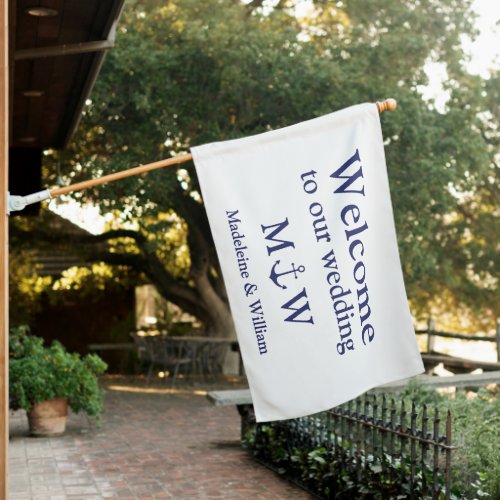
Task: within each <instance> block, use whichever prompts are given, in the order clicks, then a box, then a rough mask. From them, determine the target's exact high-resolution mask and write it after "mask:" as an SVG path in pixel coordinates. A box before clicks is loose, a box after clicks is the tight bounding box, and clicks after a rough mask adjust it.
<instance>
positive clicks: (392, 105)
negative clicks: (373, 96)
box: [375, 98, 398, 113]
mask: <svg viewBox="0 0 500 500" xmlns="http://www.w3.org/2000/svg"><path fill="white" fill-rule="evenodd" d="M375 104H376V105H377V109H378V112H379V113H383V112H384V111H394V110H395V109H396V108H397V107H398V101H396V99H392V98H390V99H385V101H382V102H380V101H377V102H376V103H375Z"/></svg>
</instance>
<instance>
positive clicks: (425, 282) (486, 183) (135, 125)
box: [46, 0, 498, 335]
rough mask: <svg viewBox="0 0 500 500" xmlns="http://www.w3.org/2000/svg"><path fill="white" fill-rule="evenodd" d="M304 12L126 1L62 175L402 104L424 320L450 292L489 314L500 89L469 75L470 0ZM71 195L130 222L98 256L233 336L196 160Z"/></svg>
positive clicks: (400, 190) (402, 159)
mask: <svg viewBox="0 0 500 500" xmlns="http://www.w3.org/2000/svg"><path fill="white" fill-rule="evenodd" d="M298 3H300V2H299V1H298V0H297V1H296V2H294V1H280V2H270V1H269V2H266V1H256V0H254V1H251V2H247V4H246V5H245V4H243V3H242V2H240V1H239V0H206V1H204V2H199V1H196V0H173V1H170V2H168V3H166V2H163V1H159V0H143V1H141V0H133V1H131V2H129V3H128V5H127V8H126V10H125V13H124V15H123V18H122V21H121V24H120V26H119V28H118V33H117V46H116V48H115V49H113V50H112V51H111V52H110V54H109V55H108V57H107V60H106V63H105V65H104V67H103V70H102V72H101V75H100V78H99V80H98V82H97V85H96V87H95V89H94V92H93V94H92V99H91V103H89V105H88V106H87V107H86V109H85V113H84V117H83V120H82V124H81V126H80V129H79V133H78V135H77V137H76V139H75V141H74V143H73V144H72V146H71V148H70V150H69V152H67V153H65V154H64V156H62V158H61V155H59V158H60V159H62V161H63V164H64V165H65V167H64V170H63V173H65V174H66V176H67V177H68V178H70V179H71V180H73V181H76V180H81V179H83V178H89V177H95V176H99V175H101V174H103V173H108V172H110V171H116V170H122V169H126V168H129V167H131V166H135V165H137V164H140V163H147V162H150V161H155V160H157V159H161V158H165V157H168V156H173V155H177V154H180V153H183V152H186V151H187V150H188V148H189V147H190V146H194V145H198V144H203V143H207V142H211V141H215V140H224V139H229V138H235V137H241V136H247V135H251V134H255V133H258V132H262V131H266V130H270V129H274V128H278V127H283V126H286V125H290V124H293V123H296V122H299V121H302V120H305V119H309V118H312V117H315V116H319V115H321V114H324V113H328V112H331V111H333V110H336V109H339V108H342V107H345V106H348V105H350V104H355V103H359V102H364V101H374V100H376V99H380V98H385V97H388V96H395V97H397V99H398V101H399V103H400V111H398V112H397V113H394V114H391V115H390V116H388V117H385V116H384V117H382V120H383V127H384V132H385V137H386V146H387V147H386V154H387V160H388V167H389V177H390V183H391V190H392V196H393V205H394V211H395V217H396V226H397V230H398V235H399V245H400V252H401V256H402V263H403V270H404V274H405V278H406V283H407V291H408V295H409V297H410V300H411V302H412V306H413V307H414V309H415V311H417V312H418V311H423V310H424V309H425V308H426V307H427V306H428V303H429V301H431V300H432V299H433V298H435V297H437V296H440V295H442V294H443V293H444V292H445V291H446V292H448V293H449V295H450V297H452V298H453V300H455V301H456V302H457V303H459V304H466V305H468V306H474V307H476V308H480V310H481V311H482V312H483V313H484V312H485V311H486V313H488V312H489V313H491V310H492V307H493V304H494V300H495V295H494V294H495V292H494V285H495V280H494V278H493V276H494V269H495V268H494V266H495V261H494V257H493V253H492V250H493V245H492V236H493V234H492V231H491V224H492V223H493V215H494V214H493V212H494V206H495V205H494V202H493V199H492V193H493V192H494V189H493V187H494V182H495V179H494V175H495V173H494V167H495V165H494V151H495V150H494V143H495V141H497V142H498V129H497V128H496V126H497V124H498V109H497V110H496V112H489V113H488V110H489V102H488V100H489V99H492V96H493V94H494V93H495V92H498V86H495V85H493V83H490V82H485V81H483V80H481V79H480V78H477V77H474V76H472V75H469V74H467V72H466V71H465V69H464V54H463V52H462V49H461V46H460V36H462V35H463V34H469V35H471V36H472V35H473V28H472V21H473V15H472V14H471V12H470V4H471V1H470V0H468V1H462V0H460V1H459V0H423V1H421V2H418V3H416V2H414V1H411V0H404V1H400V0H376V1H372V2H364V1H361V0H346V1H344V2H327V1H316V2H314V8H313V9H311V10H310V11H309V13H308V14H307V15H306V16H303V17H300V18H298V17H296V16H295V10H294V8H295V6H296V4H298ZM429 61H435V62H440V63H443V64H444V65H445V67H446V69H447V72H448V75H449V79H448V81H447V82H446V89H447V90H448V91H449V92H450V100H449V101H448V103H447V106H446V109H445V110H444V111H438V110H437V109H436V108H435V106H434V105H433V103H432V102H425V101H424V100H423V98H422V96H421V88H422V87H421V86H422V85H425V84H426V83H427V77H426V73H425V64H426V63H427V62H429ZM496 82H498V79H497V80H496ZM53 157H55V154H54V155H53ZM50 161H51V156H49V157H48V158H47V163H46V166H47V171H48V172H49V176H50V172H52V173H53V172H54V170H55V169H54V168H53V167H51V163H50ZM75 197H76V198H77V199H81V200H92V201H93V202H94V203H98V204H99V205H100V206H101V208H102V210H103V211H109V210H114V211H118V212H120V213H121V214H122V216H123V219H124V220H126V221H127V222H129V223H133V225H132V227H133V229H123V228H121V229H117V230H112V231H109V232H107V233H105V234H104V235H101V236H99V237H98V238H97V239H99V240H100V241H101V242H102V241H106V242H107V245H106V247H105V248H103V246H102V245H101V246H100V247H98V248H99V250H98V251H95V250H94V251H92V258H94V259H100V260H103V261H105V262H108V263H113V264H124V265H129V266H132V267H133V268H134V269H136V270H138V271H140V272H142V273H144V274H145V275H146V276H147V277H148V278H149V279H150V280H151V281H152V282H153V283H154V284H155V285H156V286H157V287H158V290H159V291H160V293H161V294H162V295H163V296H164V297H165V298H167V299H168V300H170V301H172V302H174V303H176V304H178V305H179V306H180V307H182V308H183V309H184V310H186V311H187V312H190V313H191V314H193V315H195V316H196V317H198V318H199V319H200V320H202V321H203V323H204V324H205V325H206V327H207V329H208V330H209V331H211V332H217V333H218V334H221V335H232V334H233V324H232V320H231V316H230V313H229V309H228V302H227V296H226V292H225V288H224V284H223V280H222V276H221V272H220V267H219V263H218V261H217V256H216V254H215V251H214V245H213V241H212V237H211V234H210V229H209V226H208V221H207V218H206V214H205V211H204V208H203V205H202V202H201V197H200V194H199V186H198V182H197V179H196V174H195V172H194V169H193V168H192V166H190V165H188V166H186V167H182V168H179V169H164V170H161V171H157V172H155V173H151V174H149V175H147V176H144V177H135V178H129V179H127V180H123V181H120V182H119V183H112V184H109V185H107V186H106V187H99V188H95V189H92V190H88V191H86V192H82V193H78V194H75ZM172 224H180V225H181V226H182V229H183V230H184V232H183V231H180V233H178V234H177V236H176V238H177V241H176V242H174V243H172V241H171V239H169V238H168V237H166V234H167V231H168V229H169V228H171V227H172ZM94 248H95V247H94ZM89 252H90V250H87V253H89ZM182 255H183V256H184V257H182V258H183V259H184V260H183V262H184V264H185V265H184V266H179V265H178V264H179V260H178V259H179V258H181V256H182ZM175 259H177V265H174V264H173V263H174V261H175Z"/></svg>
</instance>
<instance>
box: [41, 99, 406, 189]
mask: <svg viewBox="0 0 500 500" xmlns="http://www.w3.org/2000/svg"><path fill="white" fill-rule="evenodd" d="M375 104H376V105H377V109H378V112H379V113H383V112H384V111H394V110H395V109H396V107H397V102H396V99H386V100H385V101H377V102H376V103H375ZM192 159H193V155H192V154H190V153H189V154H185V155H179V156H176V157H174V158H169V159H167V160H160V161H155V162H154V163H148V164H146V165H141V166H139V167H134V168H130V169H127V170H122V171H121V172H116V173H114V174H109V175H104V176H103V177H99V178H98V179H91V180H89V181H83V182H77V183H76V184H71V185H70V186H64V187H60V188H54V189H50V190H49V192H50V196H51V197H52V198H55V197H56V196H60V195H62V194H67V193H73V192H75V191H81V190H82V189H87V188H90V187H93V186H98V185H100V184H106V183H107V182H113V181H117V180H118V179H124V178H125V177H131V176H133V175H139V174H143V173H145V172H151V171H152V170H157V169H159V168H164V167H171V166H173V165H179V164H180V163H186V162H188V161H190V160H192Z"/></svg>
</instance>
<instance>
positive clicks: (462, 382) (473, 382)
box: [207, 370, 500, 438]
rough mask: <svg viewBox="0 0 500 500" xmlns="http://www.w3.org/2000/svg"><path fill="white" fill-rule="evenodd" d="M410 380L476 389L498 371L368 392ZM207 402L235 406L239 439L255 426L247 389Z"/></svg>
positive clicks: (215, 394) (498, 376) (498, 377)
mask: <svg viewBox="0 0 500 500" xmlns="http://www.w3.org/2000/svg"><path fill="white" fill-rule="evenodd" d="M411 380H418V381H420V382H422V383H424V384H427V385H430V386H432V387H456V388H460V389H463V388H471V389H476V388H479V387H484V386H485V385H490V384H497V385H498V384H500V370H498V371H491V372H486V373H479V374H465V375H451V376H449V377H433V376H431V375H417V376H416V377H412V378H408V379H403V380H399V381H397V382H391V383H390V384H385V385H381V386H380V387H376V388H375V389H372V390H371V391H369V393H371V394H379V393H382V392H397V391H400V390H401V389H403V388H404V387H405V386H406V384H408V382H410V381H411ZM207 398H208V400H209V401H210V402H211V403H212V404H214V405H215V406H236V409H237V410H238V413H239V414H240V416H241V437H242V438H244V437H245V434H246V433H247V431H249V430H250V429H251V428H252V427H254V426H255V413H254V410H253V402H252V396H251V394H250V390H249V389H238V390H234V389H232V390H222V391H210V392H209V393H208V394H207Z"/></svg>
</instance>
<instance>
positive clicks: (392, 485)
mask: <svg viewBox="0 0 500 500" xmlns="http://www.w3.org/2000/svg"><path fill="white" fill-rule="evenodd" d="M400 398H401V399H403V400H405V402H406V401H407V402H408V403H411V402H412V401H413V402H415V404H416V409H417V412H418V414H419V415H421V414H422V411H423V407H424V405H428V406H430V407H431V408H432V412H430V413H429V414H430V415H432V414H433V413H434V409H435V408H437V409H438V410H439V412H440V414H441V415H443V414H446V413H447V412H448V410H449V411H450V412H451V415H452V445H453V446H454V447H455V449H454V450H453V451H452V455H451V457H452V460H451V484H452V498H464V499H469V498H491V499H496V498H500V447H499V437H500V398H498V397H497V396H496V395H495V394H492V393H491V392H489V391H486V390H480V391H478V393H477V394H474V393H464V392H458V393H457V394H456V395H455V396H446V395H441V394H439V393H438V392H437V391H436V390H435V389H434V388H432V387H429V386H427V385H424V384H421V383H412V384H409V385H408V386H407V387H406V388H405V389H404V391H403V392H402V393H401V394H400ZM409 406H410V405H408V407H409ZM318 418H321V416H318ZM443 424H444V422H442V425H441V429H440V432H444V429H443V428H442V427H443ZM303 432H304V434H303V435H302V438H301V439H300V440H299V441H300V445H296V446H293V445H292V444H291V443H290V440H289V438H288V436H287V433H286V431H285V430H284V429H283V428H282V427H280V425H279V423H271V424H259V425H258V427H257V428H256V429H255V430H254V431H252V432H249V433H248V434H247V436H246V439H245V443H246V445H247V446H248V448H249V449H250V450H251V451H252V453H253V454H254V455H255V456H256V457H257V458H258V459H259V460H262V461H263V462H265V463H266V464H271V466H272V468H274V469H275V470H276V471H277V472H278V473H280V474H284V475H286V476H287V477H289V478H291V479H294V480H297V481H299V482H300V483H301V484H302V485H304V486H305V487H306V488H307V489H309V490H310V491H312V492H314V493H315V494H317V495H319V496H321V497H322V498H407V494H408V493H409V484H402V483H401V482H400V480H399V478H400V477H401V467H402V463H401V461H400V460H399V459H396V460H391V459H390V457H389V456H387V455H384V456H383V462H384V463H383V464H381V463H378V462H377V463H374V462H373V457H372V456H371V455H364V454H361V455H360V457H359V460H360V466H361V470H363V475H362V477H363V479H362V481H360V480H359V478H358V476H357V475H356V472H353V473H351V472H349V470H352V471H355V470H356V467H357V463H356V460H357V458H356V457H355V456H354V457H352V456H350V455H349V447H350V443H349V442H348V441H346V440H345V438H344V441H342V440H341V438H340V437H339V438H338V443H339V444H338V447H337V449H335V448H334V446H333V444H332V446H330V447H328V448H325V447H319V448H318V447H316V446H315V445H314V444H313V441H312V440H311V436H310V435H309V434H308V431H307V430H306V429H304V430H303ZM403 465H404V463H403ZM407 472H408V471H407ZM408 476H409V475H408V473H406V478H407V479H408ZM424 476H425V483H426V484H427V485H429V484H431V483H432V468H426V469H425V470H422V469H421V468H420V467H419V466H417V468H416V482H415V484H414V486H413V489H412V491H413V494H414V495H415V497H416V498H419V497H420V496H419V492H421V491H422V487H423V479H424ZM439 488H440V494H442V495H444V485H443V484H440V485H439Z"/></svg>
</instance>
